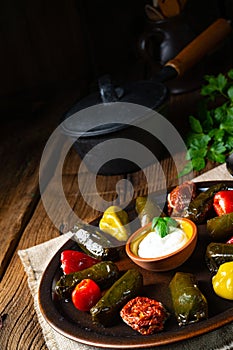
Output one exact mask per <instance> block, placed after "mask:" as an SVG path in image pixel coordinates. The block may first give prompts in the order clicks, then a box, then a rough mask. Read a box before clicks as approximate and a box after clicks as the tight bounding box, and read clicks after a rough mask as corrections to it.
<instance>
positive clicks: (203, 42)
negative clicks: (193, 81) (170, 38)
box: [165, 18, 232, 76]
mask: <svg viewBox="0 0 233 350" xmlns="http://www.w3.org/2000/svg"><path fill="white" fill-rule="evenodd" d="M231 30H232V28H231V25H230V23H229V22H228V21H227V20H225V19H223V18H219V19H218V20H217V21H215V22H214V23H213V24H211V25H210V26H209V27H208V28H207V29H206V30H205V31H204V32H202V33H201V34H200V35H198V36H197V37H196V38H195V39H194V40H193V41H191V43H190V44H188V45H187V46H186V47H185V48H184V49H183V50H182V51H181V52H180V53H179V54H178V55H177V56H176V57H175V58H173V59H171V60H169V61H168V62H167V63H166V64H165V66H171V67H173V68H174V69H175V70H176V71H177V73H178V75H179V76H181V75H183V74H184V73H185V72H186V71H188V70H189V69H190V68H191V67H192V66H194V65H195V64H196V63H198V62H200V61H201V59H202V58H203V57H204V56H205V55H207V54H208V53H210V52H211V51H212V50H213V49H215V48H216V46H217V45H218V44H220V43H221V41H222V40H223V39H225V38H226V37H227V36H228V35H229V34H230V32H231Z"/></svg>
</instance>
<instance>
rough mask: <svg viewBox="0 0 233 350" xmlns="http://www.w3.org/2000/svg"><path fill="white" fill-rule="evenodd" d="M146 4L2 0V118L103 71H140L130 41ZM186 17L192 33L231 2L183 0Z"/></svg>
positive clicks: (124, 74) (118, 76)
mask: <svg viewBox="0 0 233 350" xmlns="http://www.w3.org/2000/svg"><path fill="white" fill-rule="evenodd" d="M147 3H148V4H150V3H151V2H150V1H144V0H118V1H112V0H108V1H107V0H66V1H64V0H56V1H55V0H50V1H47V0H34V1H29V0H3V1H2V2H1V12H0V47H1V54H0V113H1V117H2V116H3V117H8V116H9V117H10V118H18V117H20V116H22V115H26V114H30V113H31V112H32V111H33V109H35V108H39V107H40V106H41V105H43V103H46V101H48V100H49V99H50V98H51V97H52V96H54V95H55V94H57V93H58V92H60V91H66V92H67V91H69V89H73V88H78V89H79V91H80V95H81V96H84V95H86V94H88V93H89V91H90V90H92V89H94V88H95V84H96V79H97V78H98V77H99V76H100V75H101V74H104V73H106V72H107V73H110V74H111V75H112V77H113V79H115V80H127V79H138V78H139V77H140V76H143V74H144V69H145V66H144V62H143V61H142V59H141V57H140V56H139V55H138V52H137V40H138V38H139V36H140V34H141V33H142V32H143V30H144V28H145V22H146V16H145V11H144V7H145V4H147ZM185 16H186V18H187V21H188V22H189V25H190V26H191V28H192V29H193V30H194V32H195V33H196V34H198V33H199V32H201V31H202V30H203V29H204V28H206V27H207V26H208V25H209V24H210V23H211V22H212V21H214V20H215V19H216V18H218V17H220V16H223V17H225V18H228V19H233V1H231V0H225V1H223V0H219V1H216V0H212V1H205V0H188V1H187V5H186V8H185ZM222 59H223V61H224V59H225V53H223V57H222Z"/></svg>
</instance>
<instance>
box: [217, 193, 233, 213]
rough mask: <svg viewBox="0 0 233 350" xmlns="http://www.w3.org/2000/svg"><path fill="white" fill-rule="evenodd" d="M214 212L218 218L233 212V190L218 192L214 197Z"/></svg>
mask: <svg viewBox="0 0 233 350" xmlns="http://www.w3.org/2000/svg"><path fill="white" fill-rule="evenodd" d="M213 206H214V210H215V212H216V214H217V215H218V216H221V215H224V214H229V213H232V212H233V190H224V191H219V192H217V193H216V194H215V196H214V203H213Z"/></svg>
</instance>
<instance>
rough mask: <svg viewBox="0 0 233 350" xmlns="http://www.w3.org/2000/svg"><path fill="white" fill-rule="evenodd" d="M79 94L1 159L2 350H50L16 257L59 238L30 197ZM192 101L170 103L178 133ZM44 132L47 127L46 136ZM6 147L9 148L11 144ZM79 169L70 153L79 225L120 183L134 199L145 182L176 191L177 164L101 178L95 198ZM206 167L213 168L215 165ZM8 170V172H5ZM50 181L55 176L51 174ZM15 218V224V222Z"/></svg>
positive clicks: (54, 108)
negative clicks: (42, 160)
mask: <svg viewBox="0 0 233 350" xmlns="http://www.w3.org/2000/svg"><path fill="white" fill-rule="evenodd" d="M76 94H77V93H75V92H74V93H73V95H72V96H71V95H70V94H69V96H66V99H65V98H64V99H61V98H60V103H58V104H56V103H55V105H54V104H53V105H51V106H50V108H48V109H47V114H46V115H45V117H44V118H45V119H46V122H45V123H44V122H43V121H42V119H41V122H39V121H38V122H37V123H36V124H34V125H33V127H32V126H31V130H34V132H33V133H32V134H31V136H30V138H26V137H25V136H26V135H27V134H29V129H25V128H21V129H18V132H19V130H20V135H21V136H22V140H24V142H25V143H24V142H23V143H24V146H23V145H22V146H20V147H19V146H18V150H17V151H15V150H14V151H13V154H14V157H10V158H9V157H8V160H9V163H8V162H7V161H6V158H7V157H5V158H4V157H3V159H5V161H4V164H6V168H2V169H1V172H0V174H1V175H0V177H1V179H2V180H4V182H3V183H2V187H1V194H2V195H3V197H2V198H3V202H4V203H5V205H4V204H3V209H2V210H3V211H4V215H3V216H2V218H3V219H4V222H3V225H5V226H4V227H5V231H4V233H3V232H1V233H0V237H1V240H2V242H3V243H2V245H3V249H4V252H3V256H2V258H1V259H2V261H4V257H7V256H8V257H9V259H8V260H7V264H6V265H7V266H6V267H7V269H6V271H5V274H4V276H3V278H2V280H1V284H0V315H7V316H6V318H5V319H4V322H3V328H2V329H1V330H0V344H1V347H2V348H3V349H4V350H16V349H17V350H19V349H20V350H38V349H42V350H47V348H46V345H45V341H44V338H43V335H42V331H41V328H40V325H39V323H38V321H37V316H36V313H35V310H34V306H33V300H32V297H31V294H30V291H29V288H28V284H27V278H26V274H25V272H24V269H23V266H22V264H21V261H20V259H19V257H18V254H17V252H18V250H19V249H25V248H28V247H31V246H34V245H36V244H39V243H42V242H45V241H48V240H50V239H51V238H54V237H57V236H58V235H59V229H58V228H57V227H55V226H54V223H53V221H52V220H51V219H50V218H49V217H48V214H47V212H46V211H45V208H44V205H43V203H42V201H41V199H39V198H38V197H37V196H36V197H33V196H32V197H30V196H29V197H30V200H29V199H28V194H31V193H32V191H33V193H37V192H35V189H38V182H37V180H38V165H39V164H38V163H37V160H39V153H40V150H42V148H43V147H42V144H43V142H44V141H45V138H46V137H47V136H48V135H49V131H51V129H53V127H54V123H55V124H56V122H57V120H58V119H59V117H60V114H61V111H62V110H64V109H65V108H66V107H67V105H69V104H70V103H71V102H72V101H71V100H72V99H74V98H75V97H76ZM193 99H194V94H191V93H190V94H187V95H186V96H185V97H184V96H176V97H174V96H172V98H171V101H170V107H171V108H170V109H171V111H173V114H172V115H171V120H174V121H175V124H176V125H177V128H178V130H179V125H182V127H183V126H184V125H185V118H186V117H187V113H189V112H191V109H192V108H193V107H194V105H195V103H193V104H192V103H191V101H193ZM189 102H190V103H189ZM191 107H192V108H191ZM46 116H47V117H46ZM44 126H46V127H45V130H44V131H43V128H44ZM182 130H183V129H182ZM42 131H43V132H42ZM37 133H38V135H37ZM36 135H37V136H36ZM39 136H40V137H39ZM6 139H7V138H6ZM29 140H30V142H31V143H30V142H29ZM36 140H37V141H36ZM5 147H6V148H7V141H6V144H5ZM9 149H10V148H8V152H7V153H6V155H8V154H9ZM22 149H23V150H24V152H23V153H22V152H20V150H22ZM11 152H12V150H11ZM26 156H28V157H29V159H31V162H29V163H28V167H27V168H26V170H25V171H24V172H23V171H20V172H19V179H18V180H17V181H16V179H15V174H16V173H17V169H18V164H21V163H22V158H23V159H24V158H25V157H26ZM26 158H27V157H26ZM181 159H182V155H181ZM7 164H8V165H7ZM23 164H24V163H23ZM79 164H80V157H79V156H78V155H77V153H76V152H75V151H74V150H73V149H71V150H70V152H69V153H68V154H67V156H66V159H65V163H64V167H63V177H62V183H63V188H64V193H65V196H66V199H67V201H68V203H69V205H70V207H71V208H72V209H73V210H74V212H75V213H76V214H77V215H78V216H79V217H80V218H81V219H83V220H85V221H87V222H90V221H92V220H93V219H95V218H96V217H97V216H98V215H99V211H98V210H95V209H93V206H94V204H95V203H97V202H98V196H101V197H102V198H104V199H105V200H106V201H112V200H113V199H116V197H117V193H116V186H117V183H118V181H119V180H122V179H124V180H128V181H129V182H130V183H131V185H132V187H133V188H134V194H133V195H134V196H135V197H136V196H138V195H144V194H146V193H147V187H148V184H147V177H149V178H150V181H151V182H152V187H151V188H153V189H154V190H156V189H159V190H160V189H162V188H164V186H165V185H169V186H170V185H175V184H177V181H178V180H177V171H176V169H175V167H174V162H173V161H172V159H170V158H164V159H163V160H162V162H161V167H158V166H153V165H152V166H150V167H148V168H147V169H146V170H145V172H142V171H140V172H137V173H133V174H128V175H126V176H123V175H122V176H120V175H119V176H97V178H96V187H97V192H95V191H93V190H92V189H91V188H89V186H88V183H89V181H90V174H88V173H87V172H86V171H85V169H84V170H83V172H82V173H81V174H80V179H79V180H80V182H78V181H77V174H78V171H79ZM208 166H209V167H213V165H212V164H209V165H208ZM161 169H162V170H163V172H164V173H165V176H164V177H162V176H161V171H162V170H161ZM4 170H6V172H5V171H4ZM50 175H52V173H51V174H50ZM195 175H196V174H195ZM54 178H55V181H54V182H53V186H54V187H52V191H54V195H51V198H50V202H49V206H50V209H51V212H52V213H53V215H54V219H55V220H57V221H58V222H59V223H60V224H62V225H63V229H64V231H66V230H67V229H68V228H69V226H70V225H71V224H72V222H69V220H67V221H66V220H64V217H63V209H64V207H63V205H64V202H63V198H62V197H61V198H59V196H57V193H56V192H57V191H56V181H58V180H59V179H56V174H55V176H54ZM186 178H188V177H186ZM184 180H185V178H184ZM129 182H125V183H124V186H123V187H122V188H121V190H120V191H119V198H118V200H119V201H120V202H124V201H125V200H126V199H127V195H128V191H129V189H130V188H129V186H130V184H129ZM4 184H5V185H4ZM11 186H12V188H11ZM80 187H82V188H83V190H84V191H85V193H86V194H87V196H88V199H90V200H91V201H92V205H91V206H90V205H88V204H87V203H86V201H85V200H84V198H83V196H82V194H81V193H80ZM51 193H53V192H51ZM55 198H56V200H55ZM17 206H18V207H17ZM12 208H14V210H15V212H12V210H11V209H12ZM15 208H20V213H21V214H20V215H19V217H18V214H19V211H17V210H16V209H15ZM18 210H19V209H18ZM23 217H24V218H26V221H25V222H24V223H25V224H24V225H23V224H22V223H23V220H22V218H23ZM9 218H10V219H9ZM14 218H15V222H14V221H13V220H14ZM6 231H7V232H15V238H16V240H15V245H14V247H11V249H10V240H8V238H7V237H8V236H7V235H6V234H5V232H6ZM5 246H6V247H5ZM1 249H2V248H1ZM9 252H11V254H9ZM1 254H2V253H1Z"/></svg>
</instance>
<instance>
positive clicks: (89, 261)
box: [61, 250, 99, 275]
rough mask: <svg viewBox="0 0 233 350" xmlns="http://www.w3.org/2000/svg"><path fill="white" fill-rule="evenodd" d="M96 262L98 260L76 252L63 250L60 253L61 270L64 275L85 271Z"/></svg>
mask: <svg viewBox="0 0 233 350" xmlns="http://www.w3.org/2000/svg"><path fill="white" fill-rule="evenodd" d="M98 262H99V260H97V259H95V258H93V257H91V256H89V255H87V254H85V253H82V252H78V251H76V250H64V251H63V252H62V253H61V268H62V270H63V272H64V274H66V275H67V274H69V273H72V272H78V271H81V270H84V269H87V268H88V267H91V266H92V265H94V264H96V263H98Z"/></svg>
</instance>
